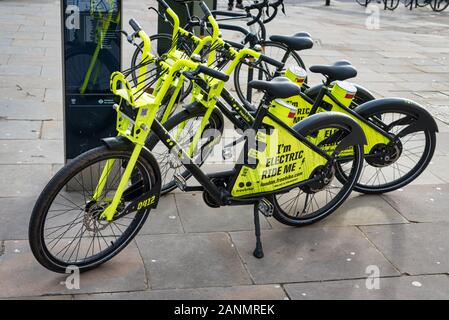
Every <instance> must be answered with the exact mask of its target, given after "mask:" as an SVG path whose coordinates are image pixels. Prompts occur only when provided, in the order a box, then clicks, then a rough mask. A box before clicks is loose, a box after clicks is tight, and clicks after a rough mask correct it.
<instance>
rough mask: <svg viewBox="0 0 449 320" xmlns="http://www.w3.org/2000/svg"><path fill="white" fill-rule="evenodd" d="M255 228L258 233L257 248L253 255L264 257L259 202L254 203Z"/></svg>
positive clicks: (259, 257) (258, 257)
mask: <svg viewBox="0 0 449 320" xmlns="http://www.w3.org/2000/svg"><path fill="white" fill-rule="evenodd" d="M254 228H255V233H256V248H255V249H254V252H253V255H254V256H255V257H256V258H257V259H262V258H263V249H262V241H261V240H260V220H259V202H257V203H255V204H254Z"/></svg>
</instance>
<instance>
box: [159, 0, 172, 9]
mask: <svg viewBox="0 0 449 320" xmlns="http://www.w3.org/2000/svg"><path fill="white" fill-rule="evenodd" d="M157 2H159V4H160V5H161V6H162V8H164V11H165V10H167V9H168V8H170V6H169V5H168V4H167V2H165V1H164V0H157Z"/></svg>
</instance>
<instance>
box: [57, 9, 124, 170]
mask: <svg viewBox="0 0 449 320" xmlns="http://www.w3.org/2000/svg"><path fill="white" fill-rule="evenodd" d="M121 2H122V1H121V0H62V1H61V10H62V13H61V17H62V46H63V47H62V58H63V82H64V84H63V90H64V91H63V93H64V95H63V97H64V99H63V102H64V135H65V159H66V161H67V160H69V159H73V158H75V157H76V156H77V155H79V154H80V153H82V152H84V151H86V150H89V149H91V148H93V147H96V146H98V145H99V144H100V139H101V138H104V137H107V136H113V135H116V130H115V122H116V113H115V111H114V110H113V109H112V105H113V104H114V103H115V97H114V95H113V94H112V93H111V92H110V90H109V77H110V75H111V73H112V72H114V71H118V70H120V69H121V35H120V33H119V32H118V31H119V30H120V29H121V23H122V21H121V13H122V3H121Z"/></svg>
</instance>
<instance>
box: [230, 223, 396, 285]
mask: <svg viewBox="0 0 449 320" xmlns="http://www.w3.org/2000/svg"><path fill="white" fill-rule="evenodd" d="M231 237H232V241H233V242H234V243H235V245H236V247H237V249H238V251H239V253H240V256H241V257H242V259H243V261H244V262H245V264H246V266H247V268H248V271H249V273H250V274H251V276H252V278H253V279H254V281H255V283H256V284H266V283H288V282H300V281H314V280H320V281H322V280H337V279H349V278H357V277H364V276H365V269H366V267H367V266H369V265H377V266H379V268H380V269H381V272H382V274H383V275H390V276H392V275H398V272H397V271H396V270H395V269H394V268H393V266H392V265H391V264H390V263H389V262H388V261H387V260H385V258H384V257H383V256H382V255H381V254H380V253H379V252H378V251H377V250H376V249H375V248H374V247H373V246H372V245H371V243H370V242H369V241H368V240H367V239H366V238H365V237H364V236H363V234H362V233H361V232H360V231H358V230H357V229H356V228H353V227H342V228H340V227H338V228H301V229H297V228H290V229H282V230H266V231H263V232H262V242H263V247H264V252H265V257H264V258H263V259H256V258H255V257H254V256H253V255H252V253H253V250H254V245H255V237H254V234H253V233H252V232H232V233H231Z"/></svg>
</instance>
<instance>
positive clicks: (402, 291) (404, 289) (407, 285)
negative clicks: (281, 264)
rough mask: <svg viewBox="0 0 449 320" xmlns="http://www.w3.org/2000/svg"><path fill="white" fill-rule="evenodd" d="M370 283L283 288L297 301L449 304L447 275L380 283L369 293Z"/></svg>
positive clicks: (332, 282) (364, 280)
mask: <svg viewBox="0 0 449 320" xmlns="http://www.w3.org/2000/svg"><path fill="white" fill-rule="evenodd" d="M367 281H368V283H369V284H370V283H371V279H369V280H367V279H361V280H343V281H323V282H314V283H295V284H286V285H285V286H284V288H285V290H286V291H287V293H288V295H289V297H290V298H291V299H294V300H352V299H354V300H430V299H431V300H447V299H449V277H448V276H447V275H436V276H415V277H393V278H381V279H379V289H368V288H372V287H370V286H369V287H368V288H367V286H366V283H367Z"/></svg>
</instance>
